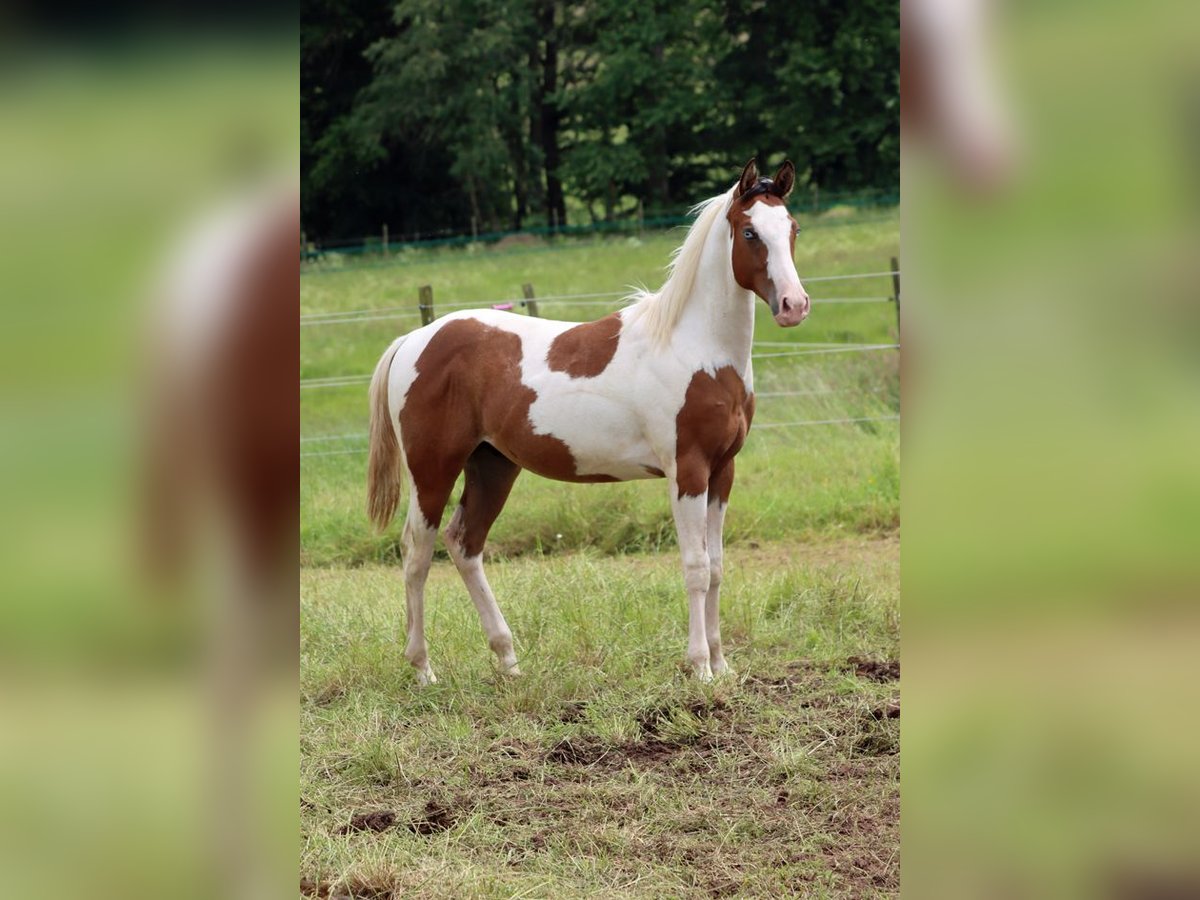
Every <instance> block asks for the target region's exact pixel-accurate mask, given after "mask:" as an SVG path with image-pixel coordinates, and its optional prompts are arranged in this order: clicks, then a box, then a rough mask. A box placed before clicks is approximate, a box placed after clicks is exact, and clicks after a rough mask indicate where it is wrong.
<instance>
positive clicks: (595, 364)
mask: <svg viewBox="0 0 1200 900" xmlns="http://www.w3.org/2000/svg"><path fill="white" fill-rule="evenodd" d="M620 336H621V317H620V316H619V315H617V314H616V313H613V314H612V315H610V316H605V317H604V318H603V319H598V320H597V321H595V322H587V323H585V324H583V325H576V326H575V327H574V328H570V329H568V330H566V331H564V332H563V333H562V334H560V335H559V336H558V337H556V338H555V339H554V342H553V343H551V344H550V352H549V353H548V354H547V355H546V364H547V365H549V366H550V371H552V372H566V373H567V374H568V375H569V376H571V377H572V378H595V377H596V376H597V375H599V374H600V373H601V372H603V371H604V370H605V369H606V368H608V364H609V363H610V362H612V358H613V356H614V355H616V352H617V341H618V340H619V339H620Z"/></svg>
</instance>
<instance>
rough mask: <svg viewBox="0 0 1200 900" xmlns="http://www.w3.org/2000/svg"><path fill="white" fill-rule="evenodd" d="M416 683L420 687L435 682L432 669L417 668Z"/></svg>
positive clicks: (435, 677)
mask: <svg viewBox="0 0 1200 900" xmlns="http://www.w3.org/2000/svg"><path fill="white" fill-rule="evenodd" d="M417 684H419V685H420V686H421V687H425V686H427V685H430V684H437V676H436V675H434V674H433V669H424V670H422V669H418V670H417Z"/></svg>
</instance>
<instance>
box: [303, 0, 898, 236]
mask: <svg viewBox="0 0 1200 900" xmlns="http://www.w3.org/2000/svg"><path fill="white" fill-rule="evenodd" d="M392 13H393V15H392V19H391V21H390V22H387V21H381V19H380V17H379V15H378V14H377V12H375V13H373V12H372V11H371V10H370V9H368V8H367V7H366V5H365V4H363V3H360V2H355V0H341V2H334V0H324V2H314V3H311V4H310V5H309V7H308V8H306V11H305V23H306V24H305V28H304V32H303V36H302V45H303V46H302V57H301V58H302V66H301V68H302V83H303V86H304V94H303V110H302V116H303V124H302V144H303V153H304V157H303V165H304V175H303V177H304V191H305V200H304V215H305V224H306V228H307V229H308V232H309V234H310V235H312V236H315V237H317V238H319V239H322V240H329V239H331V238H337V237H346V236H361V235H362V234H364V233H375V232H377V230H378V228H379V225H380V224H381V223H382V222H388V223H389V224H390V225H391V227H392V230H393V233H394V234H400V233H404V234H410V235H411V234H413V233H420V234H424V235H425V236H430V235H432V234H434V233H444V232H448V231H459V232H467V231H470V230H471V228H472V226H474V227H476V228H478V229H479V230H480V231H483V230H496V229H499V228H510V227H511V228H521V227H522V226H523V225H527V224H532V225H547V224H551V223H553V224H558V225H563V224H566V219H567V211H568V209H572V210H575V212H573V213H572V216H577V215H578V214H579V212H580V211H581V210H586V211H587V214H588V215H589V216H590V218H591V219H592V220H593V221H597V220H606V221H608V220H612V219H614V218H619V217H621V216H628V215H630V214H632V212H633V211H634V210H635V209H636V208H637V206H638V203H639V201H640V202H641V203H642V205H643V207H644V208H645V209H646V210H648V211H649V212H650V214H653V213H661V212H679V211H681V210H682V208H684V207H686V206H688V205H690V204H691V203H693V202H695V201H696V200H697V199H698V198H701V197H704V196H710V195H711V194H713V193H715V192H716V190H717V189H718V188H723V187H725V186H727V184H728V183H729V182H730V180H731V177H732V176H731V173H733V172H735V171H736V170H737V168H738V167H740V166H741V165H742V164H743V163H744V162H745V160H746V159H747V158H748V157H749V156H751V155H758V156H760V157H765V158H764V164H767V163H770V164H774V163H777V162H778V161H780V160H781V159H782V158H783V157H784V156H785V155H786V156H790V157H791V158H792V159H793V160H795V161H796V162H797V164H798V167H799V170H800V172H801V175H802V185H803V184H808V185H811V186H814V187H819V189H820V190H821V191H824V192H826V193H829V192H833V191H843V190H848V189H850V190H862V189H878V190H884V191H892V190H894V188H895V185H896V180H897V170H898V166H899V10H898V4H897V3H896V2H895V0H858V2H856V3H854V4H852V5H850V6H848V7H847V6H846V5H844V4H834V3H829V2H821V3H816V4H785V5H778V4H770V5H768V4H763V3H760V2H757V0H670V2H666V0H646V2H639V3H627V2H625V0H590V2H586V3H564V2H559V0H448V2H441V0H439V2H434V0H400V2H399V3H397V4H396V5H395V7H394V8H393V9H392ZM564 192H565V194H566V195H567V196H566V198H564ZM568 200H569V201H570V202H567V201H568Z"/></svg>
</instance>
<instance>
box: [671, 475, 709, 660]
mask: <svg viewBox="0 0 1200 900" xmlns="http://www.w3.org/2000/svg"><path fill="white" fill-rule="evenodd" d="M678 494H679V491H678V489H672V491H671V510H672V512H674V514H675V530H676V532H677V533H678V535H679V552H680V555H681V556H682V557H683V584H684V587H686V588H687V595H688V649H687V658H688V662H689V663H691V666H692V672H693V673H695V675H696V677H697V678H699V679H701V680H702V681H708V680H709V679H711V678H712V668H711V667H710V665H709V655H708V635H707V633H706V632H705V628H704V606H705V602H706V600H707V597H708V586H709V581H710V579H711V577H712V573H711V571H710V568H709V558H708V549H707V547H706V544H707V530H708V521H707V520H708V517H707V513H706V510H705V507H706V506H707V494H701V495H700V496H693V497H689V496H684V497H679V496H678Z"/></svg>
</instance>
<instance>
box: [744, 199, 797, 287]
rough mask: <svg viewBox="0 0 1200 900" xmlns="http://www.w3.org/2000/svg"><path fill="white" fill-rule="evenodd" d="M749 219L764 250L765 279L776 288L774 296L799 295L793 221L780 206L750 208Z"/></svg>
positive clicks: (760, 205)
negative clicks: (793, 241) (794, 254)
mask: <svg viewBox="0 0 1200 900" xmlns="http://www.w3.org/2000/svg"><path fill="white" fill-rule="evenodd" d="M749 215H750V223H751V224H752V225H753V226H754V230H755V231H756V232H758V239H759V240H760V241H762V242H763V243H764V244H765V245H766V247H767V277H768V278H770V279H771V284H773V285H774V286H775V293H776V295H777V296H783V295H784V294H785V293H792V294H793V296H796V295H799V294H800V293H801V286H800V276H799V275H798V274H797V273H796V263H795V261H794V260H793V259H792V219H791V217H790V216H789V215H788V212H787V210H786V209H784V208H783V207H782V206H768V205H767V204H766V203H755V204H754V205H753V206H751V207H750V213H749ZM789 288H792V289H794V291H789V290H788V289H789Z"/></svg>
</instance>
